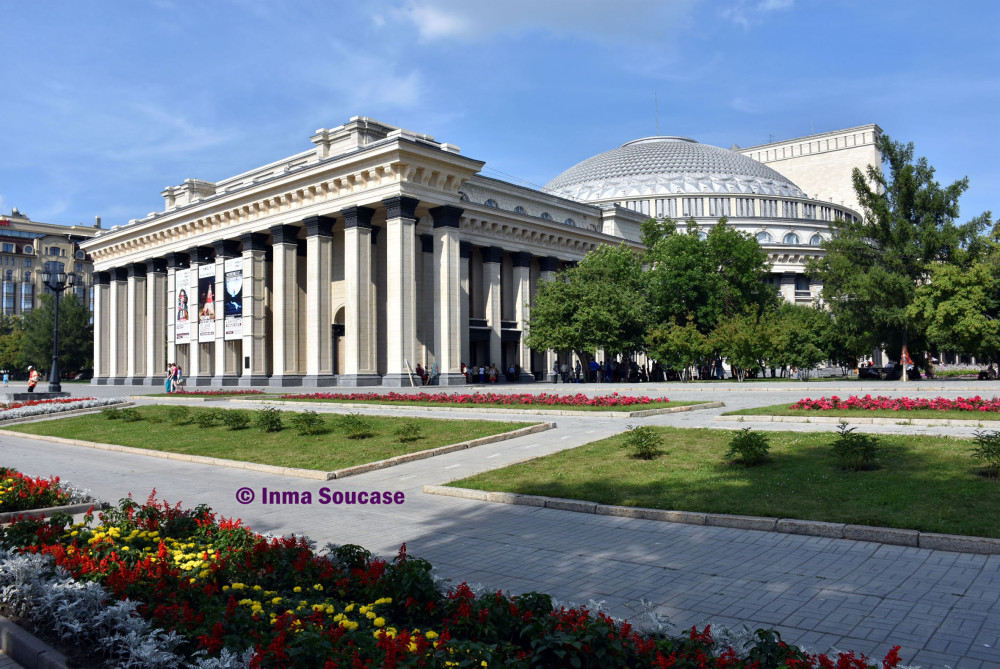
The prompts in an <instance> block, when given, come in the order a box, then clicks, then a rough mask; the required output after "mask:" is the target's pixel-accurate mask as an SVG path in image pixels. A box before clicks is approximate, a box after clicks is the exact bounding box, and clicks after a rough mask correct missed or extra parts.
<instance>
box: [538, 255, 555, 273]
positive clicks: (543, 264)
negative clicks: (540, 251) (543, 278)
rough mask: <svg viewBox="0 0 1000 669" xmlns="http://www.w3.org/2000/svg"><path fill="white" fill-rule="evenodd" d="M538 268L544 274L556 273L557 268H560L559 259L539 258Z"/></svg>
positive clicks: (552, 257) (551, 257) (553, 257)
mask: <svg viewBox="0 0 1000 669" xmlns="http://www.w3.org/2000/svg"><path fill="white" fill-rule="evenodd" d="M538 266H539V268H540V269H541V270H542V271H543V272H554V271H556V267H558V266H559V258H556V257H555V256H546V257H545V258H539V259H538Z"/></svg>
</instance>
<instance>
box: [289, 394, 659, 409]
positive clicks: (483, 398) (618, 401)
mask: <svg viewBox="0 0 1000 669" xmlns="http://www.w3.org/2000/svg"><path fill="white" fill-rule="evenodd" d="M281 398H282V399H286V400H341V401H349V402H433V403H438V404H487V405H491V406H524V405H532V406H578V407H623V406H632V405H635V404H651V403H657V404H666V403H667V402H669V401H670V400H668V399H665V398H664V399H650V398H649V397H647V396H643V397H631V396H623V395H619V394H618V393H614V394H612V395H602V396H599V397H589V396H587V395H584V394H582V393H577V394H576V395H550V394H549V393H538V394H537V395H532V394H531V393H511V394H503V393H471V394H470V393H413V394H408V393H396V392H390V393H309V394H301V395H282V396H281Z"/></svg>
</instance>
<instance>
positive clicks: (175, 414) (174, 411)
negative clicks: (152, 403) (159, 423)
mask: <svg viewBox="0 0 1000 669" xmlns="http://www.w3.org/2000/svg"><path fill="white" fill-rule="evenodd" d="M167 420H169V421H170V422H171V423H173V424H174V425H186V424H187V423H188V422H190V420H191V409H189V408H188V407H185V406H174V407H168V408H167Z"/></svg>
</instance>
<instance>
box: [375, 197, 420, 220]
mask: <svg viewBox="0 0 1000 669" xmlns="http://www.w3.org/2000/svg"><path fill="white" fill-rule="evenodd" d="M382 204H383V205H385V217H386V218H387V219H393V218H410V219H415V218H416V217H417V205H418V204H420V200H418V199H417V198H415V197H406V196H405V195H396V196H393V197H387V198H386V199H384V200H382Z"/></svg>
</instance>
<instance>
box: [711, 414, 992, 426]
mask: <svg viewBox="0 0 1000 669" xmlns="http://www.w3.org/2000/svg"><path fill="white" fill-rule="evenodd" d="M712 420H718V421H727V422H735V423H820V424H828V423H829V424H833V425H839V424H840V423H844V422H846V423H849V424H850V423H856V424H858V425H923V426H928V427H935V426H943V427H989V426H990V425H996V426H997V427H998V428H1000V421H992V420H988V421H982V420H974V419H969V420H955V419H951V418H940V419H939V418H881V417H874V416H873V417H871V418H865V417H864V416H851V417H847V418H845V417H843V416H841V417H833V416H809V417H806V416H768V415H760V416H753V415H749V414H744V415H730V416H716V417H715V418H713V419H712Z"/></svg>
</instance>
